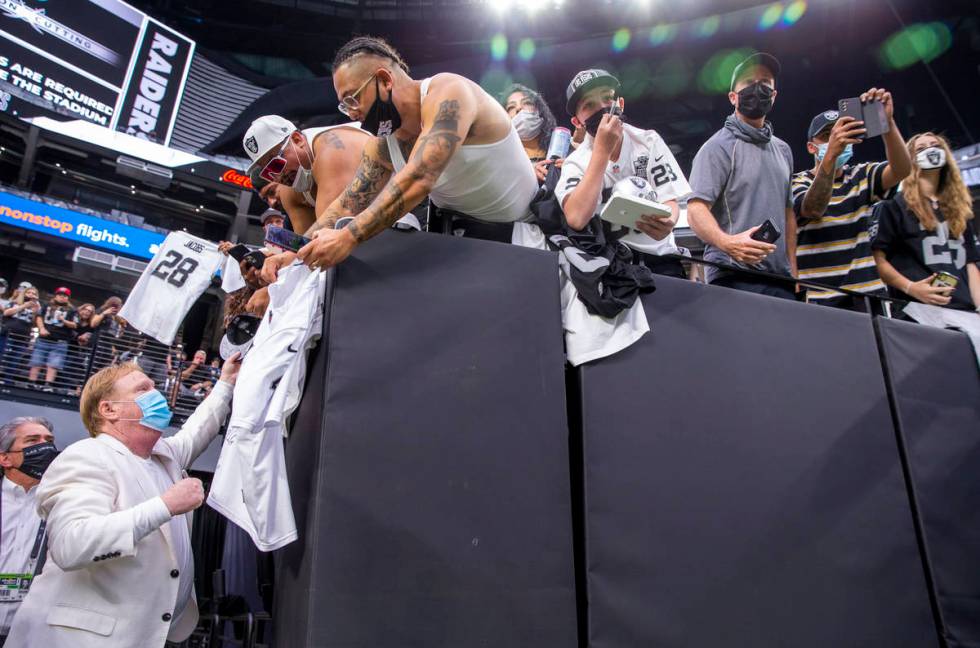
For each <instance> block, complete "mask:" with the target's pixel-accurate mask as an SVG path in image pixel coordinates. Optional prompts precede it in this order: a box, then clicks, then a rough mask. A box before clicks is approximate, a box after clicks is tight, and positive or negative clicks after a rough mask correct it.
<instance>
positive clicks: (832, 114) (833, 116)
mask: <svg viewBox="0 0 980 648" xmlns="http://www.w3.org/2000/svg"><path fill="white" fill-rule="evenodd" d="M838 117H840V113H838V112H837V111H836V110H828V111H827V112H825V113H824V114H823V118H824V119H826V120H827V121H836V120H837V118H838Z"/></svg>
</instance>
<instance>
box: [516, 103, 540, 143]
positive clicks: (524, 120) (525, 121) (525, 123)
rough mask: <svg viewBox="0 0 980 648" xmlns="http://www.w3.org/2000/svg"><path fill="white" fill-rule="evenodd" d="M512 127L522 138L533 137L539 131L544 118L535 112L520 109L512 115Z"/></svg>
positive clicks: (528, 138)
mask: <svg viewBox="0 0 980 648" xmlns="http://www.w3.org/2000/svg"><path fill="white" fill-rule="evenodd" d="M513 121H514V128H515V129H516V130H517V136H518V137H520V138H521V139H522V140H530V139H534V138H535V137H537V136H538V134H539V133H540V132H541V126H542V125H543V124H544V118H543V117H542V116H541V115H539V114H538V113H536V112H529V111H527V110H522V111H521V112H519V113H517V114H516V115H514V120H513Z"/></svg>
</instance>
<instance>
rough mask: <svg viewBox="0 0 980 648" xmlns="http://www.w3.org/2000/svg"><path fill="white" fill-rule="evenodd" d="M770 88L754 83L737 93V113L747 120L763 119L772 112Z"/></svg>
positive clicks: (757, 82)
mask: <svg viewBox="0 0 980 648" xmlns="http://www.w3.org/2000/svg"><path fill="white" fill-rule="evenodd" d="M773 92H775V91H774V90H773V89H772V88H770V87H769V86H767V85H765V84H764V83H762V81H756V82H755V83H753V84H752V85H750V86H746V87H744V88H742V89H741V90H739V91H738V108H737V109H736V110H738V112H740V113H742V114H743V115H745V116H746V117H748V118H749V119H759V118H761V117H765V116H766V115H768V114H769V111H770V110H772V94H773Z"/></svg>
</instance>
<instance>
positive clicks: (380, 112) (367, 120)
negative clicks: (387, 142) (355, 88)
mask: <svg viewBox="0 0 980 648" xmlns="http://www.w3.org/2000/svg"><path fill="white" fill-rule="evenodd" d="M380 85H381V84H379V83H378V80H377V79H375V80H374V103H373V104H371V109H370V110H368V111H367V114H366V115H364V119H362V120H361V128H363V129H364V130H366V131H367V132H369V133H371V134H373V135H377V136H378V137H386V136H388V135H391V134H392V133H394V132H395V131H396V130H398V129H399V128H401V125H402V116H401V115H399V114H398V109H397V108H395V102H394V101H392V100H391V93H390V92H389V93H388V99H387V100H384V101H382V99H381V93H380V91H379V88H380Z"/></svg>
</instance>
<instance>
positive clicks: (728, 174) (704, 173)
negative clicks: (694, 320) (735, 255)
mask: <svg viewBox="0 0 980 648" xmlns="http://www.w3.org/2000/svg"><path fill="white" fill-rule="evenodd" d="M792 172H793V152H792V151H791V150H790V148H789V145H788V144H787V143H786V142H784V141H783V140H781V139H779V138H778V137H775V136H774V135H773V134H772V124H771V123H770V122H766V124H765V126H763V127H762V128H761V129H760V128H755V127H753V126H750V125H749V124H746V123H745V122H743V121H742V120H740V119H739V118H738V117H737V116H736V115H734V114H732V115H729V116H728V118H727V119H726V120H725V126H724V127H723V128H722V129H721V130H719V131H718V132H717V133H715V134H714V135H712V136H711V139H709V140H708V141H707V142H705V143H704V145H703V146H702V147H701V150H699V151H698V154H697V155H696V156H694V166H693V167H692V168H691V179H690V182H691V195H690V198H689V200H690V199H695V198H697V199H700V200H703V201H705V202H706V203H708V204H709V205H711V213H712V214H713V215H714V217H715V219H716V220H717V221H718V225H719V226H720V227H721V229H722V231H724V232H725V233H727V234H738V233H739V232H743V231H745V230H747V229H749V228H751V227H755V226H756V225H762V224H763V223H764V222H765V221H766V219H769V220H771V221H772V224H773V225H775V226H776V229H778V230H779V231H780V232H782V233H783V234H784V235H783V236H781V237H779V240H778V241H777V242H776V251H775V252H773V253H772V254H770V255H769V256H768V257H766V258H765V260H764V261H763V262H762V263H760V264H759V265H756V266H752V267H753V268H754V269H757V270H765V271H767V272H774V273H777V274H783V275H789V274H790V266H789V259H788V258H787V255H786V236H785V231H784V230H785V229H786V208H787V207H792V206H793V194H792V190H791V179H792ZM704 258H705V259H707V260H708V261H715V262H717V263H726V264H730V265H735V266H740V267H749V266H745V265H743V264H740V263H736V262H735V261H734V260H733V259H732V258H731V257H730V256H728V255H727V254H725V253H724V252H722V251H721V250H719V249H718V248H716V247H714V246H711V245H708V246H706V248H705V251H704ZM725 274H730V273H727V272H724V271H722V270H717V269H715V268H711V267H708V268H707V272H706V276H707V279H708V282H709V283H710V282H712V281H714V280H715V279H718V278H719V277H721V276H723V275H725Z"/></svg>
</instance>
